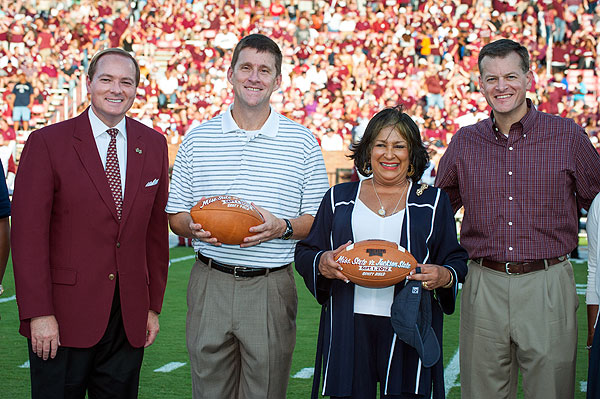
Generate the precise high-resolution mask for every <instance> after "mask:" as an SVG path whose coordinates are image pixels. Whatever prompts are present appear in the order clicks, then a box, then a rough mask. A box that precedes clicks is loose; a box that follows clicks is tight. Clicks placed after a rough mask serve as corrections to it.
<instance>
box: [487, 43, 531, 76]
mask: <svg viewBox="0 0 600 399" xmlns="http://www.w3.org/2000/svg"><path fill="white" fill-rule="evenodd" d="M512 52H515V53H517V55H518V56H519V57H520V58H521V69H522V70H523V72H527V71H529V52H528V51H527V48H525V47H523V46H522V45H520V44H519V43H517V42H515V41H512V40H509V39H500V40H496V41H494V42H491V43H488V44H486V45H485V46H483V48H482V49H481V51H480V52H479V58H478V59H477V66H478V67H479V72H482V70H481V62H482V61H483V59H484V58H485V57H490V58H504V57H506V56H507V55H509V54H510V53H512Z"/></svg>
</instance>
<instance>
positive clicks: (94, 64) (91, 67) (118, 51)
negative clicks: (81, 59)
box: [87, 48, 140, 87]
mask: <svg viewBox="0 0 600 399" xmlns="http://www.w3.org/2000/svg"><path fill="white" fill-rule="evenodd" d="M107 54H117V55H122V56H123V57H127V58H129V59H130V60H131V61H132V62H133V65H135V86H136V87H137V86H138V85H139V84H140V65H139V64H138V62H137V61H136V59H135V58H134V57H133V56H132V55H131V54H129V53H128V52H127V51H125V50H123V49H122V48H107V49H104V50H102V51H100V52H98V53H96V55H94V57H93V58H92V60H91V61H90V65H89V66H88V72H87V75H88V78H90V81H92V80H94V74H95V73H96V68H98V61H99V60H100V58H102V57H104V56H105V55H107Z"/></svg>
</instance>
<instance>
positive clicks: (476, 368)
mask: <svg viewBox="0 0 600 399" xmlns="http://www.w3.org/2000/svg"><path fill="white" fill-rule="evenodd" d="M468 265H469V274H468V275H467V279H466V282H465V284H464V285H463V290H462V297H461V310H460V313H461V314H460V376H461V390H462V398H463V399H482V398H494V399H500V398H515V397H516V392H517V383H518V372H519V370H521V373H522V375H523V393H524V396H525V398H543V399H565V398H573V397H574V394H575V355H576V349H577V319H576V311H577V307H578V306H579V301H578V299H577V293H576V290H575V281H574V279H573V268H572V267H571V264H570V263H569V261H564V262H561V263H559V264H557V265H554V266H550V267H549V268H548V269H547V270H540V271H537V272H532V273H527V274H522V275H508V274H506V273H503V272H497V271H495V270H491V269H488V268H485V267H483V266H481V265H480V264H479V263H477V262H474V261H469V264H468Z"/></svg>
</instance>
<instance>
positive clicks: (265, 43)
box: [231, 33, 283, 76]
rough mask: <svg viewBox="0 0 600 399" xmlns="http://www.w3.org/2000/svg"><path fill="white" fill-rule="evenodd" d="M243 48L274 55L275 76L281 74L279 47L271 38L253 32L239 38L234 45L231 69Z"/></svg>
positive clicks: (281, 57) (281, 56)
mask: <svg viewBox="0 0 600 399" xmlns="http://www.w3.org/2000/svg"><path fill="white" fill-rule="evenodd" d="M245 48H253V49H255V50H256V51H258V52H259V53H271V54H273V56H274V57H275V69H276V73H277V75H276V76H279V75H281V63H282V61H283V55H281V50H280V49H279V46H278V45H277V43H275V42H274V41H273V40H272V39H271V38H269V37H267V36H265V35H261V34H260V33H254V34H252V35H248V36H246V37H244V38H243V39H242V40H240V42H239V43H238V44H237V46H235V49H234V50H233V57H232V58H231V68H232V69H233V68H235V64H236V63H237V60H238V58H239V57H240V53H241V52H242V50H243V49H245Z"/></svg>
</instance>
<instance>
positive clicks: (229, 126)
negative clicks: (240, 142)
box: [221, 104, 279, 137]
mask: <svg viewBox="0 0 600 399" xmlns="http://www.w3.org/2000/svg"><path fill="white" fill-rule="evenodd" d="M233 105H234V104H231V105H230V106H229V107H227V111H226V112H225V113H224V114H223V119H222V120H221V129H222V131H223V133H229V132H245V130H243V129H240V127H239V126H238V125H237V123H235V120H234V119H233V116H232V115H231V108H232V107H233ZM270 108H271V113H270V114H269V118H267V121H266V122H265V124H264V125H263V126H262V127H261V128H260V131H259V133H258V135H261V134H262V135H265V136H267V137H275V136H277V132H278V131H279V114H278V113H277V112H276V111H275V110H274V109H273V107H270Z"/></svg>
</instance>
